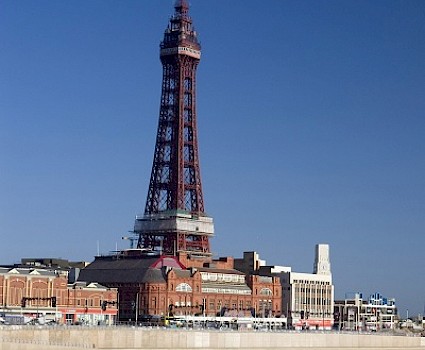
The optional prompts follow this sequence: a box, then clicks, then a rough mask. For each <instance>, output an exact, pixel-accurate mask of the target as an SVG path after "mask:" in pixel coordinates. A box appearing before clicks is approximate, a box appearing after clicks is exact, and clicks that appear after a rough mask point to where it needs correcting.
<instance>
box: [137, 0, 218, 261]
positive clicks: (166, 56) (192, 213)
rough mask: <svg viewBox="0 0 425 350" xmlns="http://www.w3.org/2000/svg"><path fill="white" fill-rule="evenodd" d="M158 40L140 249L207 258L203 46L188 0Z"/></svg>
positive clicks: (181, 1)
mask: <svg viewBox="0 0 425 350" xmlns="http://www.w3.org/2000/svg"><path fill="white" fill-rule="evenodd" d="M174 8H175V13H174V15H173V16H172V17H171V18H170V21H169V24H168V27H167V29H166V30H165V33H164V40H163V41H162V42H161V44H160V59H161V63H162V66H163V78H162V93H161V104H160V111H159V123H158V132H157V136H156V145H155V153H154V159H153V165H152V173H151V178H150V183H149V190H148V196H147V200H146V207H145V212H144V215H143V216H141V217H136V222H135V227H134V231H135V233H136V234H138V236H139V238H138V244H137V247H138V248H144V249H148V250H160V251H161V252H162V253H163V254H167V255H178V254H179V253H188V254H190V255H199V256H209V255H211V253H210V245H209V237H210V236H211V235H212V234H213V233H214V226H213V222H212V219H211V218H210V217H208V216H207V215H206V214H205V213H204V201H203V195H202V185H201V175H200V169H199V156H198V140H197V127H196V69H197V66H198V63H199V60H200V57H201V51H200V50H201V46H200V44H199V42H198V39H197V36H196V32H195V30H194V27H193V25H192V19H191V18H190V16H189V14H188V11H189V6H188V3H187V1H185V0H177V1H176V3H175V6H174Z"/></svg>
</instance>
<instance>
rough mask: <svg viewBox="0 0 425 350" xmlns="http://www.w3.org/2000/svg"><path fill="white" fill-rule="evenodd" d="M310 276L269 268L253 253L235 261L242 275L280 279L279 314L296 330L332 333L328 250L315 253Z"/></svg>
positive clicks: (319, 247) (320, 247)
mask: <svg viewBox="0 0 425 350" xmlns="http://www.w3.org/2000/svg"><path fill="white" fill-rule="evenodd" d="M315 253H316V254H315V259H314V265H313V273H300V272H293V271H292V269H291V268H290V267H287V266H268V265H267V264H266V262H265V261H264V260H261V259H260V257H259V255H258V254H257V253H256V252H245V253H244V256H243V258H242V259H235V266H236V268H238V269H240V270H241V271H243V272H245V273H250V274H258V275H263V276H274V277H279V279H280V283H281V286H282V291H281V297H282V303H281V306H282V314H283V316H284V317H287V318H288V325H289V327H292V328H295V329H331V328H332V326H333V321H334V318H333V310H334V286H333V284H332V274H331V265H330V259H329V246H328V245H327V244H318V245H316V249H315Z"/></svg>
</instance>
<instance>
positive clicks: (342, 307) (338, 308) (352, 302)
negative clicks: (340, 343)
mask: <svg viewBox="0 0 425 350" xmlns="http://www.w3.org/2000/svg"><path fill="white" fill-rule="evenodd" d="M334 317H335V326H336V328H338V329H341V330H363V331H378V330H382V329H394V328H395V327H396V325H397V323H398V315H397V307H396V304H395V299H389V298H385V297H383V296H382V295H381V294H379V293H375V294H372V295H371V296H370V297H369V298H368V299H363V295H362V294H361V293H355V294H354V295H353V296H352V297H350V298H346V299H344V300H336V301H335V308H334Z"/></svg>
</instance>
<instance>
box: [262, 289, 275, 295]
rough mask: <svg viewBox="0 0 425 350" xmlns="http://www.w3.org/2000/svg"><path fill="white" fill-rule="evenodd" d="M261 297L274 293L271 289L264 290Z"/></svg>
mask: <svg viewBox="0 0 425 350" xmlns="http://www.w3.org/2000/svg"><path fill="white" fill-rule="evenodd" d="M260 295H273V292H272V291H271V289H270V288H262V289H261V290H260Z"/></svg>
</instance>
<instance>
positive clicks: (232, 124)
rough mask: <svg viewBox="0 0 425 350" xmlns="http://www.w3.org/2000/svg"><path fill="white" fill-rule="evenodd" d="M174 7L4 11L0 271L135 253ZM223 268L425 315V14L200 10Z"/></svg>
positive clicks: (206, 162)
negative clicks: (327, 273) (242, 267)
mask: <svg viewBox="0 0 425 350" xmlns="http://www.w3.org/2000/svg"><path fill="white" fill-rule="evenodd" d="M173 4H174V1H173V0H149V1H148V0H146V1H136V0H134V1H130V0H127V1H108V0H89V1H82V0H81V1H79V0H76V1H64V0H55V1H53V0H40V1H28V0H22V1H12V0H0V52H1V54H0V77H1V79H0V240H1V241H0V242H1V247H2V253H1V260H0V263H2V264H7V263H13V262H18V261H19V260H20V259H21V258H22V257H41V256H43V257H45V256H48V257H62V258H66V259H70V260H89V261H90V260H92V259H93V256H94V255H95V254H96V253H97V246H98V244H97V242H99V247H100V251H101V252H103V253H107V252H108V251H111V250H115V247H116V246H118V248H125V247H127V246H128V242H126V241H122V240H121V237H122V236H123V235H125V234H126V232H127V231H128V230H131V229H132V226H133V222H134V216H135V215H136V214H139V213H141V212H142V211H143V209H144V204H145V199H146V194H147V189H148V181H149V176H150V170H151V165H152V157H153V150H154V143H155V136H156V127H157V120H158V111H159V98H160V93H161V91H160V89H161V78H162V76H161V74H162V70H161V64H160V61H159V42H160V40H161V38H162V35H163V31H164V29H165V27H166V25H167V23H168V18H169V16H170V15H171V14H172V13H173ZM190 13H191V15H192V18H193V20H194V24H195V26H196V28H197V31H198V33H199V37H200V40H201V44H202V59H201V63H200V65H199V69H198V91H197V92H198V105H197V107H198V127H199V138H200V139H199V142H200V144H199V147H200V152H201V153H200V156H201V173H202V179H203V187H204V200H205V207H206V211H207V212H208V213H209V215H211V216H212V217H213V218H214V220H215V228H216V236H215V237H214V238H213V240H212V249H213V251H214V254H215V255H216V256H225V255H232V256H235V257H240V256H242V252H243V251H248V250H256V251H257V252H259V253H260V256H261V258H263V259H266V260H267V262H268V263H269V264H275V265H286V266H292V268H293V270H294V271H299V272H311V270H312V266H313V258H314V246H315V244H317V243H328V244H329V245H330V248H331V263H332V270H333V278H334V284H335V291H336V297H337V298H343V297H344V295H345V293H350V292H356V291H360V292H363V293H364V294H365V295H369V294H370V293H374V292H380V293H381V294H383V295H385V296H387V297H395V298H396V300H397V304H398V306H399V309H400V313H401V314H402V315H405V314H406V309H409V314H415V313H419V312H421V313H422V312H423V310H424V303H425V279H424V277H423V261H424V255H423V252H424V246H425V236H424V231H425V215H424V212H425V162H424V160H425V115H424V114H425V112H424V111H425V64H424V62H425V40H424V38H425V2H423V1H413V0H406V1H393V0H385V1H378V0H376V1H362V0H356V1H348V0H347V1H337V0H328V1H316V0H315V1H306V0H301V1H300V0H293V1H284V0H269V1H262V2H259V1H251V0H232V1H225V0H215V1H205V0H198V1H196V0H192V1H191V10H190Z"/></svg>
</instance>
